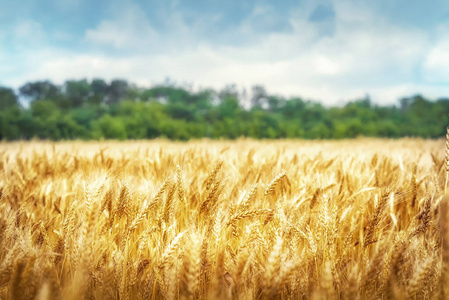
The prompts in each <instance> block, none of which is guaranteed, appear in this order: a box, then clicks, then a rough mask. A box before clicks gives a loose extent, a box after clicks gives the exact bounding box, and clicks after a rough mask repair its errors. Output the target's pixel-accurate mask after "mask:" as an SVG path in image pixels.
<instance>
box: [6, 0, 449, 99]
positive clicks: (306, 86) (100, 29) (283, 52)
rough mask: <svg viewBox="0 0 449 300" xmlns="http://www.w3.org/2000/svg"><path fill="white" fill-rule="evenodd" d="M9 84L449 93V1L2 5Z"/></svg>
mask: <svg viewBox="0 0 449 300" xmlns="http://www.w3.org/2000/svg"><path fill="white" fill-rule="evenodd" d="M0 7H1V9H0V45H1V46H0V85H7V86H11V87H15V88H17V87H19V86H20V85H22V84H23V83H25V82H26V81H31V80H40V79H50V80H52V81H54V82H56V83H58V84H60V83H62V82H64V81H65V80H66V79H81V78H88V79H92V78H94V77H100V78H104V79H107V80H110V79H113V78H125V79H128V80H130V81H132V82H134V83H137V84H138V85H141V86H150V85H152V84H156V83H161V82H164V80H165V79H166V78H170V79H171V80H172V81H176V82H177V83H179V84H193V87H194V88H197V89H198V88H206V87H212V88H216V89H220V88H222V87H224V86H225V85H227V84H232V83H235V84H237V85H238V86H239V87H247V88H249V87H251V86H252V85H254V84H262V85H264V86H265V87H266V89H267V90H268V92H269V93H271V94H279V95H283V96H287V97H288V96H301V97H304V98H307V99H312V100H319V101H321V102H323V103H325V104H329V105H333V104H338V103H342V102H345V101H348V100H353V99H356V98H359V97H364V96H365V95H367V94H369V95H370V97H371V99H372V100H373V101H375V102H377V103H382V104H384V103H395V102H396V101H397V99H398V98H399V97H401V96H410V95H413V94H415V93H421V94H423V95H425V96H427V97H430V98H437V97H443V96H445V97H448V96H449V1H447V0H430V1H422V0H376V1H372V0H371V1H364V0H357V1H356V0H333V1H332V0H318V1H317V0H313V1H311V0H299V1H289V0H277V1H253V0H251V1H245V0H227V1H223V0H174V1H170V0H147V1H143V0H129V1H116V0H96V1H90V0H40V1H37V0H16V1H11V0H0Z"/></svg>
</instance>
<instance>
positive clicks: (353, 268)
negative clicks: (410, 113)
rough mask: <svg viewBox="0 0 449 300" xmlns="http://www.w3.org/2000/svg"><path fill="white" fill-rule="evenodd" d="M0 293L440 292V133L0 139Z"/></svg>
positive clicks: (443, 232) (419, 295)
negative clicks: (342, 137) (340, 137)
mask: <svg viewBox="0 0 449 300" xmlns="http://www.w3.org/2000/svg"><path fill="white" fill-rule="evenodd" d="M0 174H1V175H0V298H1V299H273V298H274V299H449V294H448V293H449V288H448V287H449V277H448V276H449V275H448V274H447V272H448V271H447V268H448V264H449V242H448V240H447V238H446V236H448V237H449V234H448V230H449V225H448V224H449V221H448V217H449V212H448V209H447V204H446V200H445V198H444V190H445V180H446V164H445V144H444V141H443V140H420V139H401V140H379V139H357V140H348V141H252V140H237V141H207V140H204V141H192V142H187V143H180V142H179V143H177V142H168V141H164V140H156V141H148V142H143V141H135V142H132V141H129V142H60V143H51V142H38V141H34V142H16V143H5V142H4V143H0Z"/></svg>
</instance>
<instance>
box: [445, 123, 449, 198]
mask: <svg viewBox="0 0 449 300" xmlns="http://www.w3.org/2000/svg"><path fill="white" fill-rule="evenodd" d="M445 160H446V182H445V183H444V194H445V195H446V191H447V182H448V180H449V127H447V128H446V157H445Z"/></svg>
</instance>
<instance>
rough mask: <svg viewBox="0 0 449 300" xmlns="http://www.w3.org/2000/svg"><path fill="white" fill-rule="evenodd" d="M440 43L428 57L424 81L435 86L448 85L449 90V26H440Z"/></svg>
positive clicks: (438, 42) (425, 63) (425, 64)
mask: <svg viewBox="0 0 449 300" xmlns="http://www.w3.org/2000/svg"><path fill="white" fill-rule="evenodd" d="M439 33H440V34H439V36H438V41H437V43H436V44H435V46H433V47H432V49H431V51H430V52H429V54H428V56H427V57H426V59H425V61H424V64H423V67H424V72H423V73H424V75H423V76H424V79H425V80H426V81H427V82H429V83H433V84H446V88H449V72H448V70H449V24H444V25H441V26H440V30H439Z"/></svg>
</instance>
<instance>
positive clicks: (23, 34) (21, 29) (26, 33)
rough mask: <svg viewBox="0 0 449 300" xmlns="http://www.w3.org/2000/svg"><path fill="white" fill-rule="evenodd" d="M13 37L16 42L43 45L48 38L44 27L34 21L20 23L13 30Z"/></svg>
mask: <svg viewBox="0 0 449 300" xmlns="http://www.w3.org/2000/svg"><path fill="white" fill-rule="evenodd" d="M13 36H14V39H15V40H16V41H18V42H24V43H27V44H42V43H44V42H45V41H46V38H47V35H46V33H45V32H44V30H43V29H42V25H41V24H40V23H39V22H36V21H34V20H26V21H22V22H19V23H18V24H17V25H16V26H15V27H14V29H13Z"/></svg>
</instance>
